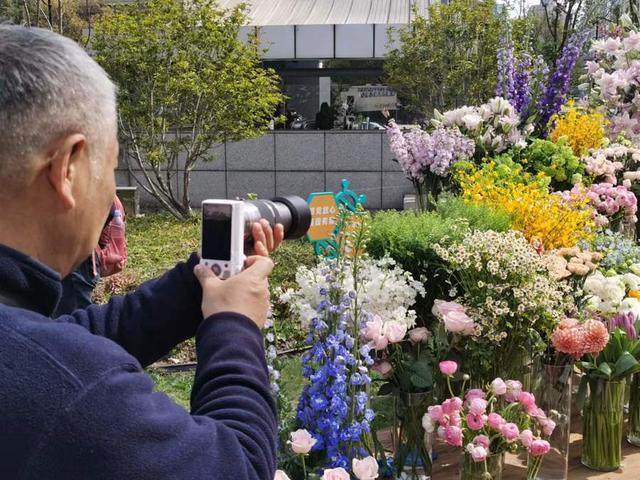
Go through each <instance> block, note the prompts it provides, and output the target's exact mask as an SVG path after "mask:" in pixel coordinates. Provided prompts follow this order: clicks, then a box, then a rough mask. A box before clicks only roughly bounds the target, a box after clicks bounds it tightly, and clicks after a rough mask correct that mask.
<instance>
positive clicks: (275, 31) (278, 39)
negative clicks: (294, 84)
mask: <svg viewBox="0 0 640 480" xmlns="http://www.w3.org/2000/svg"><path fill="white" fill-rule="evenodd" d="M294 31H295V27H294V26H293V25H286V26H281V27H271V26H268V27H260V28H259V31H258V36H259V38H260V46H261V47H262V48H267V49H268V51H267V53H266V54H265V55H264V57H263V58H264V59H265V60H275V59H285V58H294V52H295V50H294V41H295V40H294V34H295V33H294Z"/></svg>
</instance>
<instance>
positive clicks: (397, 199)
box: [117, 130, 413, 209]
mask: <svg viewBox="0 0 640 480" xmlns="http://www.w3.org/2000/svg"><path fill="white" fill-rule="evenodd" d="M212 153H213V157H214V158H213V160H212V161H210V162H206V163H204V162H203V163H199V164H197V165H196V166H195V168H194V169H193V171H192V173H191V188H190V190H191V200H192V205H193V206H199V204H200V202H201V201H202V200H204V199H206V198H235V197H237V196H240V197H246V195H247V193H257V194H258V196H259V197H261V198H270V197H273V196H276V195H286V194H290V195H299V196H301V197H303V198H305V199H306V198H307V196H308V195H309V194H310V193H312V192H321V191H334V192H335V191H338V190H339V189H340V181H341V180H342V179H343V178H346V179H348V180H350V182H351V189H352V190H354V191H356V192H357V193H359V194H365V195H367V197H368V199H367V204H366V205H367V207H368V208H370V209H381V208H383V209H387V208H397V209H400V208H402V199H403V195H404V194H405V193H412V192H413V190H412V186H411V182H409V180H407V179H406V178H405V176H404V174H403V173H402V171H401V170H400V168H399V167H398V165H397V163H396V162H393V161H392V155H391V151H390V150H389V142H388V140H387V136H386V134H385V132H384V131H380V130H378V131H327V132H320V131H274V132H269V133H267V134H266V135H264V136H262V137H260V138H258V139H255V140H247V141H243V142H237V143H225V144H222V145H217V146H216V147H215V148H214V149H213V152H212ZM181 175H182V172H181V171H178V176H179V177H180V178H181ZM117 181H118V185H120V186H124V185H135V180H133V179H132V178H131V176H130V175H129V173H128V172H127V171H126V169H124V168H122V166H121V168H120V169H119V170H118V172H117ZM175 189H176V191H178V192H180V189H181V182H176V184H175ZM139 190H141V189H139ZM140 193H141V203H142V204H143V205H144V204H149V203H152V199H151V198H150V197H149V196H148V195H147V194H146V193H145V192H143V191H141V192H140Z"/></svg>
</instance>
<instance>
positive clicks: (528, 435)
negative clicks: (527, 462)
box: [520, 429, 534, 448]
mask: <svg viewBox="0 0 640 480" xmlns="http://www.w3.org/2000/svg"><path fill="white" fill-rule="evenodd" d="M533 440H534V437H533V432H532V431H531V430H529V429H526V430H522V432H520V441H521V442H522V445H524V447H525V448H529V447H530V446H531V443H532V442H533Z"/></svg>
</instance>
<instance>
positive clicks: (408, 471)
mask: <svg viewBox="0 0 640 480" xmlns="http://www.w3.org/2000/svg"><path fill="white" fill-rule="evenodd" d="M432 404H433V394H432V392H430V391H429V392H419V393H400V394H397V395H395V397H394V412H395V419H394V427H393V445H394V452H395V454H394V458H393V461H394V465H395V466H396V473H397V475H398V477H400V476H401V475H402V474H404V475H403V478H407V479H411V480H425V479H426V480H428V479H430V478H431V467H432V462H431V451H432V444H431V435H429V434H427V433H425V431H424V429H423V428H422V417H423V416H424V414H425V413H427V408H428V407H429V406H430V405H432Z"/></svg>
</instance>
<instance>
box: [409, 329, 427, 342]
mask: <svg viewBox="0 0 640 480" xmlns="http://www.w3.org/2000/svg"><path fill="white" fill-rule="evenodd" d="M430 338H431V332H430V331H429V330H428V329H426V328H425V327H417V328H413V329H411V330H409V340H410V341H411V343H414V344H415V343H422V342H426V341H427V340H429V339H430Z"/></svg>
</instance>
